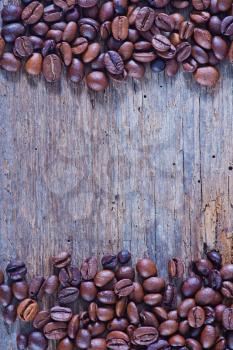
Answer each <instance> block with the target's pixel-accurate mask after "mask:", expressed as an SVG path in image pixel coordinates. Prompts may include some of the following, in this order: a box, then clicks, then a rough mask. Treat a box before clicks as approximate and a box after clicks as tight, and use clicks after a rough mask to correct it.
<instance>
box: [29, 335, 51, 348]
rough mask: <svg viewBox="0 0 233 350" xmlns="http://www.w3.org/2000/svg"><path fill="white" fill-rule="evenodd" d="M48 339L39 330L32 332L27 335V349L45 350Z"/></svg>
mask: <svg viewBox="0 0 233 350" xmlns="http://www.w3.org/2000/svg"><path fill="white" fill-rule="evenodd" d="M47 347H48V341H47V339H46V338H45V337H44V335H43V333H41V332H32V333H31V334H30V335H29V337H28V349H29V350H38V349H39V350H46V349H47Z"/></svg>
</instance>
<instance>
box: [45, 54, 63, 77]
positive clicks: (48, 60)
mask: <svg viewBox="0 0 233 350" xmlns="http://www.w3.org/2000/svg"><path fill="white" fill-rule="evenodd" d="M61 69H62V67H61V60H60V58H59V57H58V56H57V55H55V54H50V55H48V56H46V57H45V58H44V60H43V66H42V70H43V75H44V77H45V79H46V80H47V82H49V83H54V82H56V81H58V80H59V79H60V77H61Z"/></svg>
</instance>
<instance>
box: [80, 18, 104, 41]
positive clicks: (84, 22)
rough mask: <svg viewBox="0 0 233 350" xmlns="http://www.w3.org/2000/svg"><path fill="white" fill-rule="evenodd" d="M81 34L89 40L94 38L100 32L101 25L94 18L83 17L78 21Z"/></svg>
mask: <svg viewBox="0 0 233 350" xmlns="http://www.w3.org/2000/svg"><path fill="white" fill-rule="evenodd" d="M78 25H79V32H80V35H81V36H82V37H84V38H86V39H87V40H94V39H95V38H96V36H97V34H98V33H99V30H100V25H99V23H98V22H97V21H95V20H94V19H92V18H82V19H80V20H79V21H78Z"/></svg>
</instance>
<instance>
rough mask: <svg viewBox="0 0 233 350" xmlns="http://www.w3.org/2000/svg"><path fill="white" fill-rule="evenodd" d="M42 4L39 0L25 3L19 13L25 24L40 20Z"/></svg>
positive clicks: (42, 9)
mask: <svg viewBox="0 0 233 350" xmlns="http://www.w3.org/2000/svg"><path fill="white" fill-rule="evenodd" d="M43 11H44V6H43V5H42V4H41V3H40V2H39V1H32V2H31V3H30V4H29V5H27V6H26V7H25V8H24V10H23V12H22V15H21V18H22V21H23V22H24V23H25V24H34V23H36V22H38V21H39V20H40V18H41V17H42V15H43Z"/></svg>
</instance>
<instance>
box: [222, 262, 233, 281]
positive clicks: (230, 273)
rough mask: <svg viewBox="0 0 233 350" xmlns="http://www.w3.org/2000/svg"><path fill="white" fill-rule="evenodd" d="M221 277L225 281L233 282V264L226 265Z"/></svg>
mask: <svg viewBox="0 0 233 350" xmlns="http://www.w3.org/2000/svg"><path fill="white" fill-rule="evenodd" d="M220 272H221V276H222V279H223V280H224V281H226V280H229V281H233V264H226V265H224V266H223V267H222V268H221V270H220Z"/></svg>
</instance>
